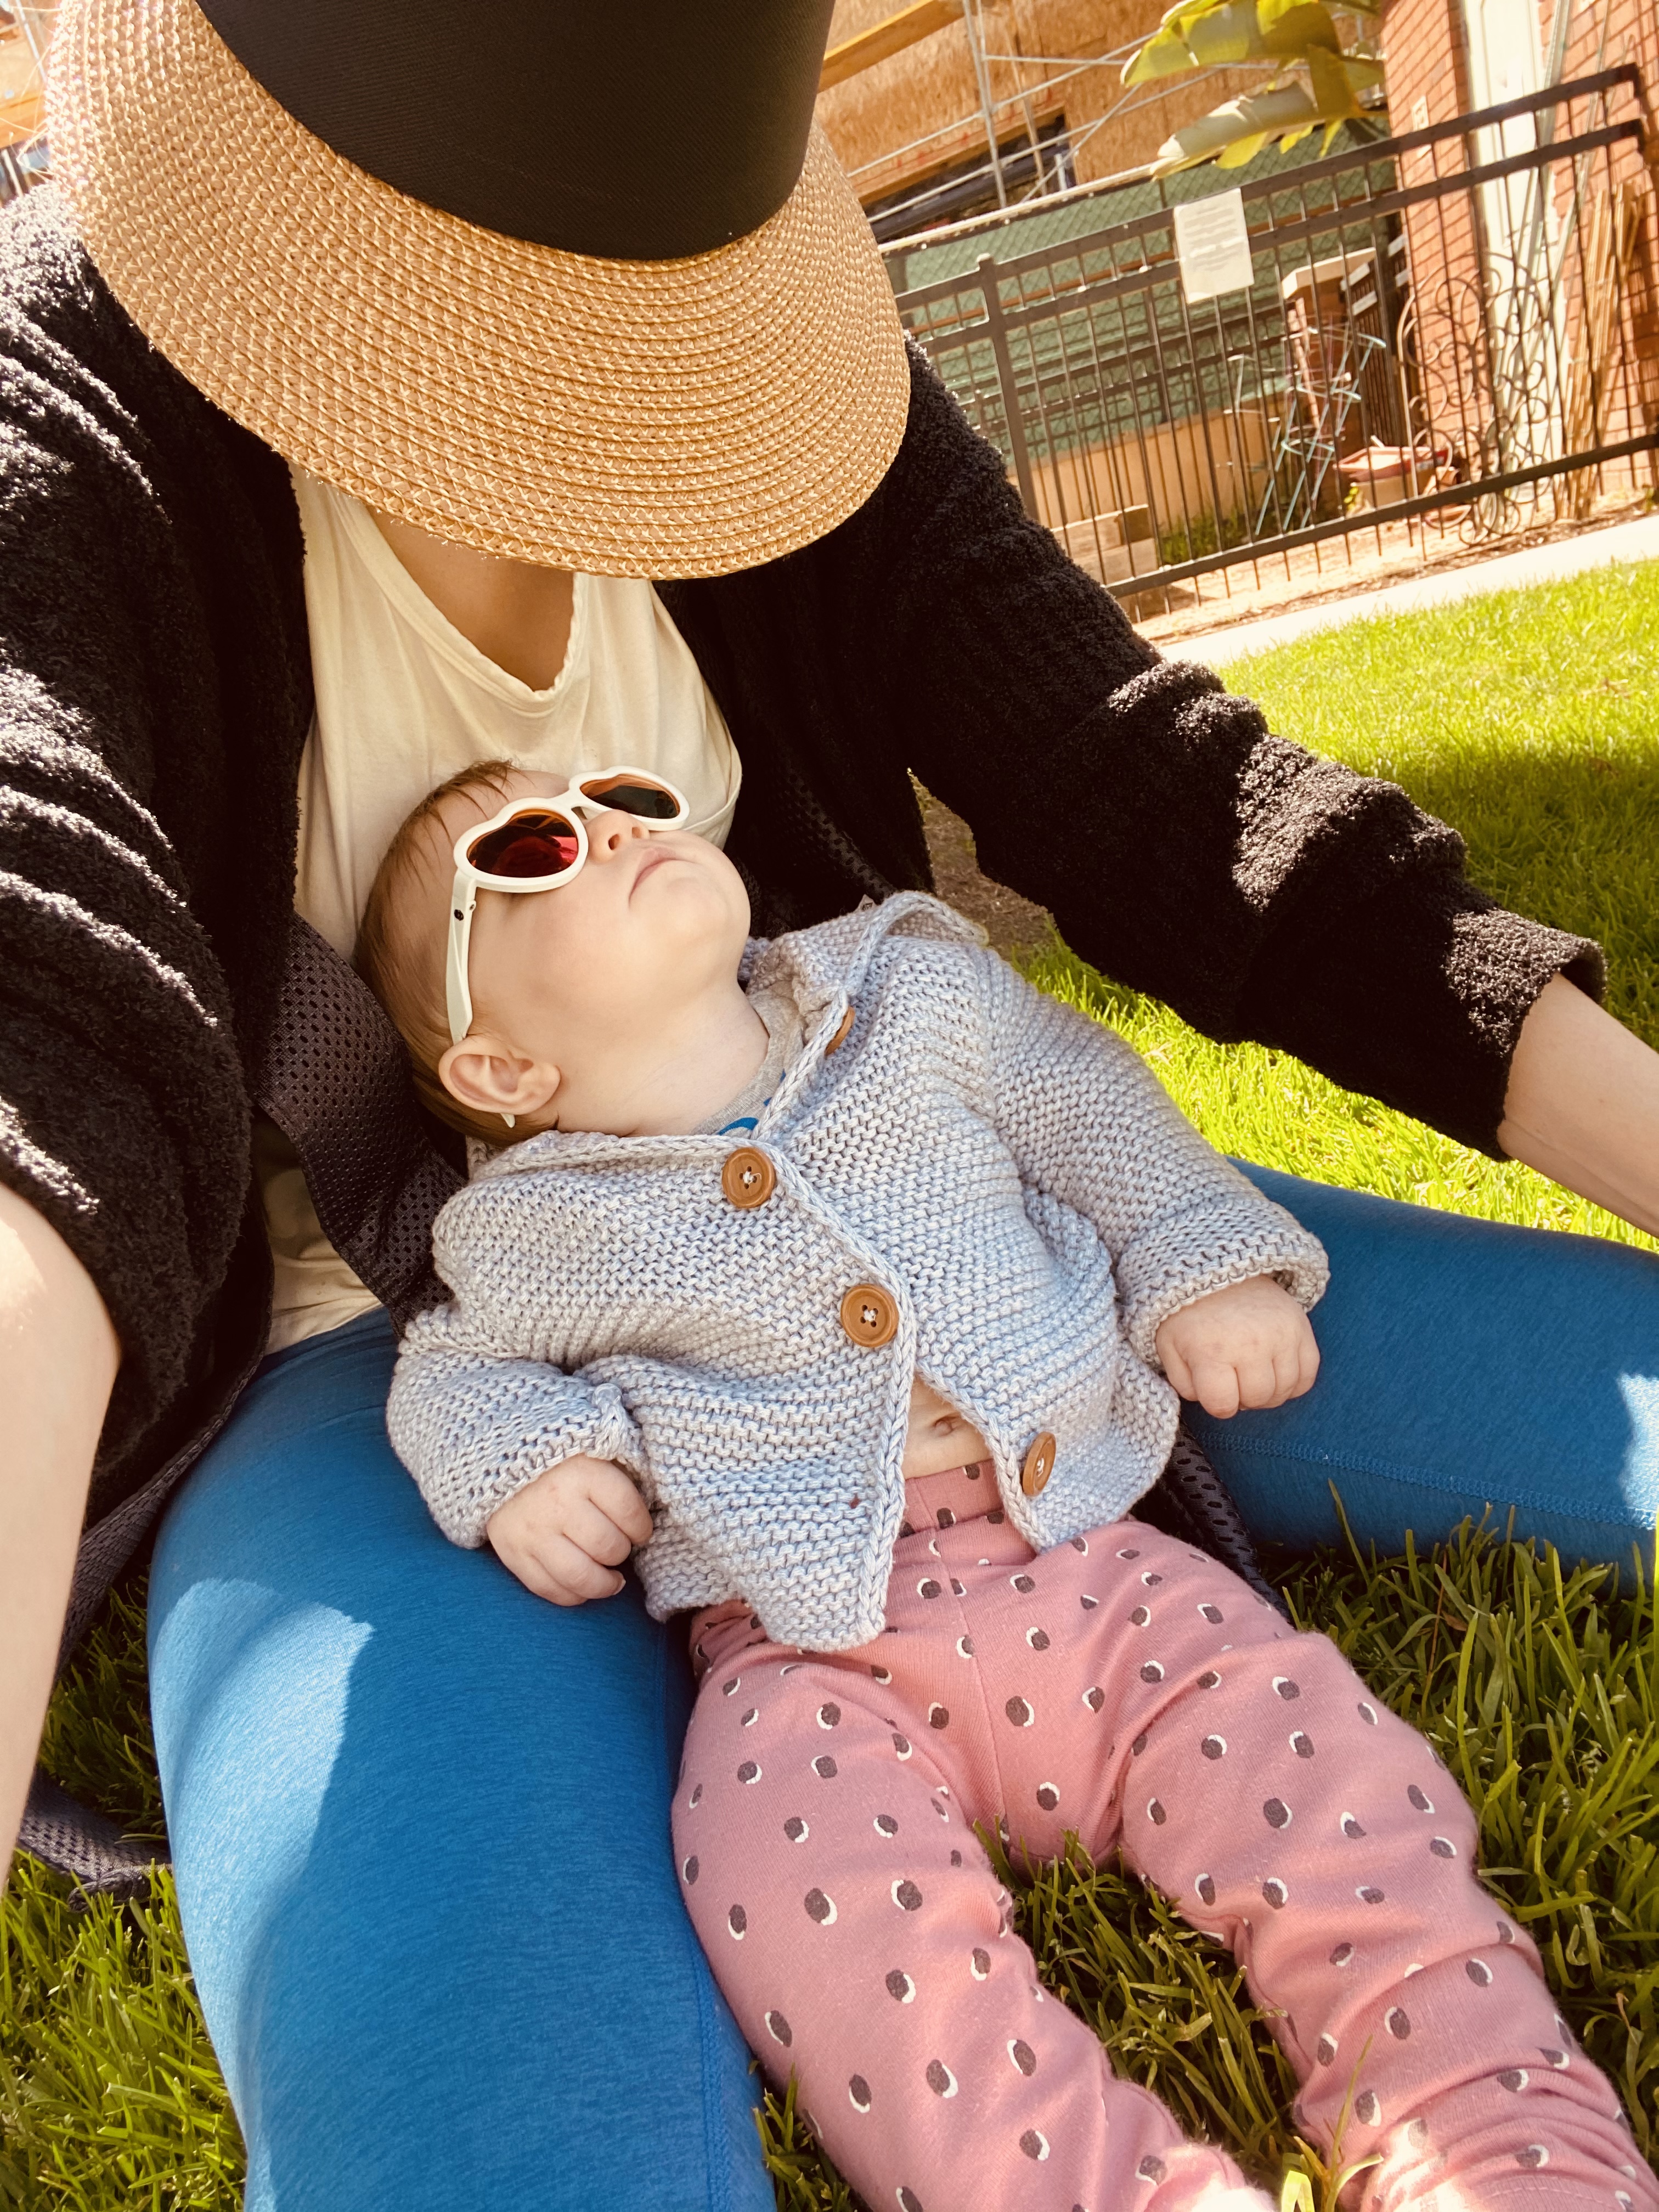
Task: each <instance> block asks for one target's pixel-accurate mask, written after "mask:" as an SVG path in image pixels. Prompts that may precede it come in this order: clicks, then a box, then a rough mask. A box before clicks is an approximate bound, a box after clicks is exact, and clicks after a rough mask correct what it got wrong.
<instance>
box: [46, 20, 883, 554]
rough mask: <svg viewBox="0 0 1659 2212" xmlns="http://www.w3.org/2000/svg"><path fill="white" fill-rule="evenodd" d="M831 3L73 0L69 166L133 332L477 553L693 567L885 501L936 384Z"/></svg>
mask: <svg viewBox="0 0 1659 2212" xmlns="http://www.w3.org/2000/svg"><path fill="white" fill-rule="evenodd" d="M831 5H832V0H627V4H623V0H492V5H491V6H489V8H488V9H480V8H476V7H471V6H468V5H466V4H465V0H204V4H203V5H199V6H198V5H197V0H65V4H64V7H63V9H62V11H61V13H60V15H59V19H58V34H57V40H56V43H55V46H54V47H53V52H52V66H51V89H50V94H49V108H48V121H49V130H50V135H51V142H52V168H53V173H54V177H55V179H57V181H58V184H59V185H60V186H61V188H62V190H63V191H64V194H65V195H66V197H67V199H68V201H69V204H70V209H71V210H72V212H73V214H74V216H75V218H76V223H77V225H78V227H79V229H80V232H81V235H82V238H83V239H84V240H85V243H86V245H87V247H88V251H89V252H90V253H91V255H92V257H93V259H94V261H95V263H96V264H97V265H98V268H99V270H100V272H101V273H102V275H103V276H104V277H105V279H106V282H107V283H108V284H109V285H110V287H111V289H112V291H113V292H114V294H115V295H116V297H117V298H118V300H119V301H121V303H122V305H123V306H124V307H125V308H126V310H127V312H128V313H130V314H131V316H132V318H133V319H134V321H135V322H136V323H137V325H138V326H139V328H140V329H141V330H142V331H144V333H145V334H146V335H147V336H148V337H149V338H150V340H151V341H152V342H153V343H154V344H155V345H156V346H157V347H158V348H159V349H160V350H161V352H162V353H164V354H165V355H166V356H167V358H168V359H169V360H170V361H172V362H173V363H174V364H175V365H176V366H177V367H178V368H179V369H180V370H182V371H183V373H184V374H185V375H186V376H187V377H188V378H189V379H190V380H191V382H192V383H193V384H195V385H196V386H198V387H199V389H200V390H202V391H203V392H205V393H206V394H207V395H208V397H209V398H210V399H212V400H214V401H216V403H217V404H218V405H219V406H221V407H222V408H223V409H224V410H225V411H226V412H227V413H228V414H229V415H231V416H234V418H235V420H236V421H237V422H241V423H243V424H245V425H246V428H248V429H250V430H252V431H253V432H254V433H255V434H256V435H258V437H260V438H262V439H264V441H266V442H267V443H268V444H270V445H271V446H273V447H276V450H277V452H278V453H282V454H283V455H285V456H286V457H287V458H288V459H290V460H293V461H296V462H298V463H299V464H301V466H303V467H305V468H307V469H308V470H310V471H313V473H314V474H315V475H317V476H319V477H324V478H325V479H326V480H327V481H328V482H329V483H334V484H337V485H338V486H340V487H341V488H342V489H344V490H346V491H349V492H352V493H355V494H356V495H357V496H358V497H359V498H362V499H364V500H366V501H368V502H369V503H370V504H371V505H373V506H375V507H380V508H383V509H385V510H386V512H388V513H392V514H393V515H395V516H398V518H400V519H401V520H404V521H406V522H411V523H414V524H416V526H419V527H420V528H422V529H423V530H428V531H432V532H436V533H437V534H438V535H439V536H441V537H444V538H451V539H454V540H456V541H458V542H459V543H461V544H466V545H471V546H475V547H477V548H479V549H480V550H483V551H486V552H491V553H497V554H507V555H512V556H516V557H517V558H519V559H521V560H528V561H538V562H548V563H550V564H553V565H556V566H560V567H566V568H585V569H588V570H591V571H594V572H597V573H600V574H615V575H647V576H663V577H667V576H700V575H713V574H721V573H723V572H725V571H727V570H730V569H734V568H747V567H750V566H752V565H754V564H756V563H757V562H763V561H768V560H771V559H773V558H775V557H776V556H778V555H780V554H783V553H787V552H790V551H793V550H794V549H795V548H796V547H798V546H800V545H804V544H808V543H810V541H811V540H812V539H813V538H817V537H820V536H822V535H823V532H826V531H828V530H830V529H832V528H833V527H834V526H836V523H838V522H840V521H842V520H844V519H845V517H846V516H848V514H850V513H853V511H854V509H855V508H856V507H860V505H862V503H863V502H864V501H865V500H866V498H867V497H868V496H869V495H870V494H871V492H872V491H873V489H875V487H876V485H877V484H878V483H879V482H880V480H881V478H882V477H883V475H884V473H885V471H886V469H887V467H888V465H889V463H890V461H891V459H892V458H893V455H894V454H895V453H896V451H897V448H898V445H899V441H900V439H901V437H902V435H903V429H904V421H905V410H906V406H907V403H908V389H909V386H908V374H907V370H906V366H905V360H904V349H903V343H902V334H901V332H900V329H899V325H898V320H897V316H896V312H895V310H894V307H893V301H892V295H891V293H890V289H889V288H888V285H887V282H886V279H885V276H884V272H883V270H882V265H881V261H880V258H879V257H878V253H877V252H876V249H875V246H874V243H873V241H872V238H871V235H870V231H869V228H868V226H867V224H866V222H865V220H864V216H863V215H862V213H861V211H860V208H859V204H858V202H857V200H856V198H855V197H854V193H853V191H852V189H851V187H850V186H849V185H848V182H847V180H846V179H845V178H844V176H843V175H842V173H841V171H840V169H839V168H838V167H837V166H836V161H835V157H834V155H832V154H831V153H830V151H829V147H828V145H827V144H826V143H825V141H824V139H823V135H822V133H821V132H819V131H818V130H817V127H816V126H815V125H814V124H813V122H812V100H813V97H814V94H815V92H816V88H817V75H818V70H819V66H820V63H821V60H822V56H823V46H824V41H825V39H826V37H827V35H828V30H829V14H830V8H831Z"/></svg>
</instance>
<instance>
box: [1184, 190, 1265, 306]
mask: <svg viewBox="0 0 1659 2212" xmlns="http://www.w3.org/2000/svg"><path fill="white" fill-rule="evenodd" d="M1175 234H1176V254H1177V255H1178V256H1179V258H1180V261H1181V289H1182V291H1183V292H1184V293H1185V294H1186V295H1187V298H1188V303H1189V304H1190V303H1191V302H1192V301H1195V300H1213V299H1214V298H1216V296H1217V295H1218V294H1219V293H1222V292H1248V291H1249V289H1250V287H1251V285H1252V284H1254V283H1255V263H1254V262H1253V261H1252V259H1251V258H1250V234H1249V230H1248V229H1247V228H1246V227H1245V222H1244V195H1243V192H1242V191H1231V192H1217V193H1215V194H1214V195H1213V196H1212V197H1210V198H1209V199H1205V200H1185V201H1183V202H1182V203H1181V204H1180V205H1179V206H1177V207H1176V211H1175Z"/></svg>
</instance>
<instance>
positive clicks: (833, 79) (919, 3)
mask: <svg viewBox="0 0 1659 2212" xmlns="http://www.w3.org/2000/svg"><path fill="white" fill-rule="evenodd" d="M961 15H962V0H915V5H914V6H912V7H909V8H901V9H900V10H899V12H898V14H897V15H888V16H885V17H884V19H883V20H882V21H880V22H879V23H872V25H871V26H870V28H869V29H868V30H867V31H860V33H859V34H858V36H857V37H856V38H853V39H843V40H842V42H841V44H840V46H831V47H830V49H829V52H828V53H827V54H826V55H825V56H824V58H823V69H822V70H820V71H819V73H818V90H819V91H820V92H827V91H828V90H829V87H830V86H831V85H832V84H842V83H844V82H846V80H847V79H848V77H849V76H858V74H859V72H860V70H867V69H873V68H874V67H875V65H876V64H877V63H878V62H884V61H885V60H886V59H887V58H888V57H889V56H890V55H891V54H902V52H904V49H905V48H906V46H915V43H916V41H917V40H918V39H927V38H931V37H932V36H933V33H934V32H935V31H942V30H944V29H945V27H946V25H947V24H950V23H954V22H957V21H959V20H960V18H961Z"/></svg>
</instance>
